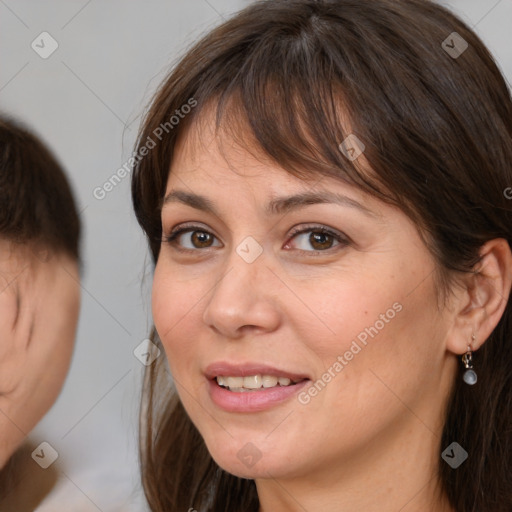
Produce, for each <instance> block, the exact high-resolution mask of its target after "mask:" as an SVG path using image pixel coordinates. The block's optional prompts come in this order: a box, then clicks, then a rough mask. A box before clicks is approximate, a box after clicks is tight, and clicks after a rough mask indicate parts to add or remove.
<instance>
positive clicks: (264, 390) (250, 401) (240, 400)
mask: <svg viewBox="0 0 512 512" xmlns="http://www.w3.org/2000/svg"><path fill="white" fill-rule="evenodd" d="M204 373H205V376H206V378H207V379H208V381H209V387H208V390H209V395H210V398H211V400H212V402H213V403H214V404H215V405H217V406H218V407H220V408H221V409H224V410H225V411H228V412H258V411H263V410H266V409H269V408H271V407H274V406H276V405H278V404H280V403H283V402H285V401H286V400H288V399H289V398H290V397H291V396H293V395H295V394H296V393H298V392H299V390H300V389H302V388H303V387H304V386H305V385H306V384H307V382H309V381H310V379H309V377H308V376H307V375H305V374H300V373H297V372H291V371H289V370H286V369H284V368H276V367H271V366H267V365H262V364H256V363H248V364H233V363H227V362H218V363H213V364H211V365H209V366H208V367H207V368H206V370H205V372H204ZM246 385H247V386H246Z"/></svg>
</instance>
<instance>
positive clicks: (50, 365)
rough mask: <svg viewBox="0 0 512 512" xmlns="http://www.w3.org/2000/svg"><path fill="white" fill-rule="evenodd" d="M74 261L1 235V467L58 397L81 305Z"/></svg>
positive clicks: (67, 365)
mask: <svg viewBox="0 0 512 512" xmlns="http://www.w3.org/2000/svg"><path fill="white" fill-rule="evenodd" d="M79 281H80V276H79V269H78V264H77V262H76V261H75V260H73V259H72V258H70V257H68V256H67V255H64V254H51V253H49V252H48V251H39V250H36V249H34V248H33V247H31V246H27V245H19V244H13V243H11V242H9V241H6V240H0V311H1V316H0V340H1V343H0V433H1V434H0V439H1V441H0V467H3V466H4V465H5V464H6V462H7V461H8V460H9V458H10V456H11V455H12V454H13V453H14V451H15V450H16V449H17V448H18V447H19V446H20V444H21V443H22V442H23V440H24V439H25V437H26V435H27V434H28V433H29V432H30V430H32V428H33V427H34V426H35V425H36V424H37V423H38V422H39V420H40V419H41V418H42V417H43V415H44V414H45V413H46V412H47V411H48V410H49V409H50V407H51V406H52V405H53V403H54V402H55V400H56V399H57V397H58V395H59V393H60V390H61V388H62V385H63V383H64V380H65V378H66V375H67V373H68V370H69V366H70V362H71V357H72V353H73V346H74V339H75V334H76V328H77V323H78V314H79V309H80V285H79Z"/></svg>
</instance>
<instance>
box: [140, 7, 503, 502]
mask: <svg viewBox="0 0 512 512" xmlns="http://www.w3.org/2000/svg"><path fill="white" fill-rule="evenodd" d="M453 32H457V34H458V35H459V36H460V37H462V38H463V40H464V41H465V42H467V44H468V47H467V49H465V51H463V52H462V53H461V54H460V55H457V54H455V53H453V52H452V53H451V54H450V52H449V51H447V50H449V49H450V48H455V43H454V42H453V41H454V39H453V37H456V36H454V35H453ZM449 37H451V38H452V39H450V38H449ZM445 40H447V41H448V43H449V45H448V47H447V44H446V43H444V44H443V41H445ZM459 48H460V46H459ZM191 98H192V99H193V100H194V101H196V102H197V106H196V107H195V108H194V110H193V111H191V112H190V113H189V114H188V115H187V116H184V119H182V120H180V121H179V124H177V125H176V126H173V127H172V128H171V127H170V126H168V127H167V129H166V130H165V131H166V133H165V135H164V136H163V137H162V138H161V142H158V143H157V146H156V147H155V148H154V149H152V150H151V151H150V152H149V153H148V154H147V155H146V156H145V158H144V159H142V160H141V161H139V162H138V163H137V164H136V165H135V167H134V171H133V181H132V199H133V204H134V209H135V213H136V215H137V219H138V221H139V223H140V225H141V227H142V228H143V230H144V231H145V233H146V235H147V238H148V242H149V247H150V249H151V252H152V255H153V261H154V262H155V263H156V261H157V259H158V255H159V250H160V244H161V238H162V226H161V219H160V208H161V203H162V199H163V197H164V193H165V187H166V182H167V179H168V175H169V167H170V163H171V161H172V158H173V148H174V145H175V142H176V139H177V137H178V135H179V134H180V133H183V131H184V129H185V128H186V127H187V126H189V125H190V123H191V122H192V121H193V120H194V119H197V118H198V116H199V114H200V112H201V111H202V110H203V109H204V108H205V107H206V106H209V105H212V104H213V105H215V106H216V112H217V117H216V121H217V127H220V126H221V123H222V126H223V127H224V128H226V129H230V130H231V131H232V134H233V136H234V137H236V136H237V134H238V133H247V130H245V132H244V131H243V130H240V128H241V127H249V129H250V133H251V137H253V139H254V140H251V141H247V146H248V147H251V144H254V143H256V144H257V145H258V146H259V148H260V149H261V150H262V151H263V152H264V153H265V154H266V155H268V156H269V157H271V158H272V159H273V160H274V161H275V162H277V163H278V164H279V165H280V166H282V167H283V168H284V169H286V170H287V171H288V172H290V173H291V174H293V175H294V176H297V177H300V178H303V179H315V178H317V179H319V178H320V177H321V176H331V177H336V178H337V179H339V180H345V181H349V182H351V183H353V184H355V185H357V186H359V187H360V188H361V189H363V190H365V191H367V192H370V193H371V194H373V195H374V196H376V197H378V198H380V199H382V200H384V201H387V202H389V203H392V204H396V205H398V206H399V207H400V208H401V209H402V210H403V211H404V212H405V213H406V214H407V215H409V216H410V218H411V219H413V220H414V221H415V222H416V223H417V224H418V227H419V230H420V232H421V234H422V236H423V237H424V239H425V242H426V243H427V245H428V247H429V249H430V250H431V252H432V254H433V255H434V256H435V258H436V260H437V262H438V275H439V277H440V278H441V280H440V284H441V285H442V286H441V287H440V288H443V289H445V290H447V289H448V286H449V285H450V284H452V279H451V278H452V277H454V276H455V275H456V274H457V273H458V272H473V271H474V266H475V264H476V263H477V262H478V261H479V254H478V251H479V248H480V247H481V246H482V245H483V244H484V243H485V242H487V241H489V240H491V239H494V238H501V237H502V238H505V239H506V240H507V241H508V243H509V244H510V243H511V240H512V201H510V200H507V198H506V197H505V194H504V191H505V189H506V188H507V187H509V186H511V185H512V102H511V98H510V93H509V90H508V88H507V84H506V82H505V80H504V79H503V77H502V75H501V73H500V71H499V69H498V67H497V65H496V63H495V62H494V60H493V58H492V56H491V55H490V54H489V52H488V50H487V49H486V47H485V46H484V44H483V43H482V41H481V40H480V39H479V38H478V37H477V36H476V35H475V33H474V32H473V31H472V30H471V29H470V28H469V27H468V26H467V25H466V24H464V23H463V22H462V21H461V20H460V19H458V18H457V17H456V16H454V15H453V14H452V13H451V12H449V11H448V10H447V9H445V8H443V7H441V6H439V5H437V4H435V3H433V2H430V1H427V0H357V1H356V0H319V1H314V0H272V1H258V2H256V3H254V4H253V5H251V6H249V7H248V8H246V9H244V10H243V11H241V12H240V13H238V14H237V15H235V16H234V17H233V18H232V19H230V20H228V21H227V22H225V23H223V24H222V25H221V26H220V27H218V28H216V29H215V30H213V31H212V32H211V33H209V34H208V35H206V36H205V37H204V38H203V39H202V40H201V41H199V42H198V43H197V44H196V45H195V46H194V47H193V48H192V49H190V50H189V51H188V53H187V54H186V55H185V56H184V57H183V58H182V59H181V61H180V62H179V63H178V64H177V66H176V67H175V68H174V69H173V70H172V72H171V74H170V75H169V77H168V78H167V79H166V80H165V82H164V83H163V84H162V86H161V87H160V88H159V90H158V92H157V94H156V96H155V98H154V100H153V103H152V105H151V108H150V110H149V112H148V114H147V116H146V118H145V120H144V123H143V126H142V128H141V131H140V134H139V138H138V142H137V146H138V148H139V149H140V148H141V147H142V146H144V145H146V144H147V141H148V140H149V139H154V137H155V134H160V133H163V132H162V129H161V126H162V123H165V122H166V121H167V120H168V119H169V118H170V117H171V116H172V115H173V114H174V112H175V111H176V110H177V109H180V108H181V106H183V105H186V104H187V103H188V102H189V101H190V99H191ZM231 100H232V101H231ZM342 108H343V113H344V114H346V115H347V114H348V119H349V120H350V124H351V129H350V132H352V133H354V134H355V135H356V136H357V137H358V138H359V139H360V140H361V141H363V143H364V144H365V147H366V149H365V152H364V156H365V159H366V160H367V161H368V163H369V165H370V166H371V169H372V171H373V174H372V175H371V176H369V175H368V174H367V173H364V172H363V171H362V169H361V168H360V167H358V166H357V162H355V163H354V164H352V163H351V162H350V161H349V160H348V159H347V158H345V156H344V155H343V154H342V152H341V151H340V149H339V144H340V142H341V141H343V140H344V139H345V137H347V135H348V134H349V133H350V132H349V131H348V130H346V128H344V127H343V126H342V123H341V121H340V118H341V113H342ZM226 119H227V121H226ZM159 127H160V128H159ZM159 130H160V131H159ZM511 336H512V305H511V302H510V301H509V302H508V304H507V306H506V310H505V312H504V314H503V316H502V318H501V320H500V322H499V324H498V325H497V327H496V328H495V330H494V331H493V333H492V335H491V336H490V338H489V339H488V340H487V342H486V343H485V344H484V345H483V347H482V348H481V349H480V350H478V351H477V352H476V353H475V354H474V365H475V367H476V368H478V379H479V380H478V385H477V386H474V387H469V386H467V385H464V384H463V383H461V381H462V379H461V378H460V375H459V376H457V377H458V378H457V379H456V381H455V383H454V387H453V391H452V395H451V396H450V398H449V400H448V403H447V409H446V411H447V412H446V416H447V418H446V424H445V427H444V432H443V436H442V440H441V442H440V446H439V448H440V452H441V449H444V448H445V447H446V446H448V445H449V444H450V443H451V442H452V441H454V440H456V441H458V442H459V443H460V444H461V445H462V446H463V447H465V448H466V450H467V451H468V452H470V454H471V456H470V458H469V459H468V460H467V461H466V462H465V463H464V464H463V465H462V466H460V467H459V468H458V469H456V470H453V469H451V468H450V467H449V466H448V465H447V464H446V463H444V462H443V461H442V460H441V458H440V459H439V460H440V463H439V464H440V467H439V471H440V478H441V482H442V488H443V490H444V491H445V492H446V493H447V495H448V497H449V500H450V502H451V504H452V505H453V506H454V507H455V509H456V510H457V511H459V512H477V511H478V512H482V511H491V510H492V511H493V512H509V511H510V510H512V491H511V487H510V474H511V472H512V461H511V454H512V343H511ZM152 338H153V339H154V341H155V342H156V343H157V344H160V340H159V339H158V336H157V334H156V332H155V330H153V333H152ZM162 359H164V358H160V359H157V361H156V362H155V363H154V364H153V365H152V366H150V367H148V369H147V372H146V375H145V382H144V391H143V407H142V412H141V431H142V432H141V456H142V461H141V464H142V476H143V484H144V488H145V492H146V496H147V498H148V501H149V504H150V506H151V509H152V510H153V511H155V512H156V511H158V512H164V511H165V512H170V511H178V510H187V509H188V508H189V507H194V508H195V509H197V510H200V511H222V512H224V511H226V510H229V511H233V512H234V511H240V512H241V511H244V512H246V511H252V510H254V511H257V510H258V497H257V493H256V488H255V484H254V482H253V481H251V480H245V479H241V478H237V477H235V476H233V475H230V474H228V473H227V472H225V471H223V470H222V469H221V468H219V467H218V466H217V465H216V463H215V462H214V461H213V460H212V458H211V456H210V455H209V453H208V451H207V449H206V447H205V445H204V442H203V440H202V438H201V436H200V435H199V433H198V431H197V430H196V428H195V427H194V425H193V424H192V422H191V421H190V419H189V418H188V416H187V414H186V412H185V410H184V408H183V407H182V405H181V403H180V401H179V398H178V396H177V395H176V392H175V390H174V388H173V386H172V379H171V377H170V375H169V371H168V368H167V366H166V362H165V360H163V361H162ZM461 366H462V365H461Z"/></svg>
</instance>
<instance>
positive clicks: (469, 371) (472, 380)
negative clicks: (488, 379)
mask: <svg viewBox="0 0 512 512" xmlns="http://www.w3.org/2000/svg"><path fill="white" fill-rule="evenodd" d="M471 339H472V341H473V343H474V341H475V335H474V334H473V335H472V336H471ZM472 360H473V351H472V350H471V345H468V351H467V352H466V353H465V354H464V355H463V356H462V362H463V363H464V366H465V367H466V371H465V372H464V375H463V377H462V378H463V379H464V382H465V383H466V384H469V385H470V386H472V385H473V384H476V381H477V376H476V373H475V371H474V370H473V361H472Z"/></svg>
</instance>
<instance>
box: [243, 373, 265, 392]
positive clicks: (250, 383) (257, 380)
mask: <svg viewBox="0 0 512 512" xmlns="http://www.w3.org/2000/svg"><path fill="white" fill-rule="evenodd" d="M262 380H263V379H262V377H261V375H251V376H250V377H244V388H246V389H258V388H261V381H262Z"/></svg>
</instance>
